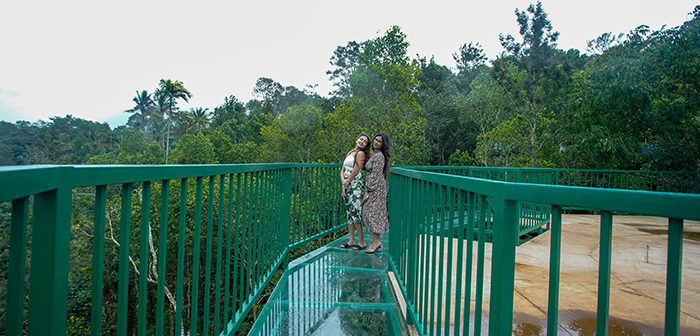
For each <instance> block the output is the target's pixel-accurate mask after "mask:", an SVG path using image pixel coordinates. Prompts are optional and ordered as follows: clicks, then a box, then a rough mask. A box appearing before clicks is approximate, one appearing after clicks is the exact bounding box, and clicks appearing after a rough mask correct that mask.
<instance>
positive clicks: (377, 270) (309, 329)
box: [249, 234, 406, 335]
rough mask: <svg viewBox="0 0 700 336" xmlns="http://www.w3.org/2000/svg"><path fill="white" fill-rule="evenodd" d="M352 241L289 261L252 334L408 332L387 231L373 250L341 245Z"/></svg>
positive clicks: (391, 333)
mask: <svg viewBox="0 0 700 336" xmlns="http://www.w3.org/2000/svg"><path fill="white" fill-rule="evenodd" d="M347 241H348V236H347V235H346V236H343V237H341V238H340V239H338V240H336V241H334V242H333V243H331V244H328V245H326V246H324V247H322V248H319V249H317V250H315V251H313V252H312V253H309V254H307V255H305V256H303V257H301V258H299V259H296V260H294V261H292V262H290V263H289V267H288V268H287V270H285V272H284V274H283V275H282V278H281V279H280V281H279V283H278V284H277V286H276V287H275V290H274V291H273V293H272V295H271V296H270V298H269V300H268V301H267V304H266V305H265V307H264V308H263V310H262V312H261V314H260V316H259V317H258V319H257V320H256V322H255V325H254V326H253V328H252V329H251V331H250V333H249V335H402V334H405V333H406V326H405V323H404V322H403V319H402V317H401V312H400V309H399V304H398V303H397V300H396V298H395V297H394V291H393V290H392V288H391V281H390V280H389V275H388V272H389V255H388V254H387V253H386V252H385V251H387V247H388V245H389V241H388V235H383V236H382V245H383V251H377V252H376V253H372V254H369V253H365V251H364V250H359V251H358V250H353V249H344V248H341V247H340V245H342V244H343V243H345V242H347ZM365 241H366V242H367V243H368V246H369V242H371V241H372V238H371V236H370V235H369V234H366V235H365Z"/></svg>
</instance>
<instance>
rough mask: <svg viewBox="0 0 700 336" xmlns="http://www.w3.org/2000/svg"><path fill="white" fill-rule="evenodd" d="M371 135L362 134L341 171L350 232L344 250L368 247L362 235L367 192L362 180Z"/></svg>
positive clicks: (343, 246) (346, 157)
mask: <svg viewBox="0 0 700 336" xmlns="http://www.w3.org/2000/svg"><path fill="white" fill-rule="evenodd" d="M369 143H370V140H369V135H367V134H365V133H362V134H360V136H359V137H358V138H357V140H355V149H353V150H351V151H349V152H348V154H347V155H346V156H345V160H344V161H343V167H342V168H341V169H340V181H341V182H342V183H343V191H342V196H343V200H344V201H345V211H346V214H347V220H348V231H349V235H350V240H349V241H348V242H347V243H345V244H343V245H340V247H342V248H350V247H352V249H353V250H361V249H363V248H365V247H367V244H366V243H365V238H364V236H363V233H362V195H363V192H364V190H365V183H364V179H363V178H362V172H361V171H362V167H363V166H364V164H365V161H367V157H368V156H369V146H370V145H369ZM355 230H357V240H358V241H359V243H358V244H357V245H356V244H355Z"/></svg>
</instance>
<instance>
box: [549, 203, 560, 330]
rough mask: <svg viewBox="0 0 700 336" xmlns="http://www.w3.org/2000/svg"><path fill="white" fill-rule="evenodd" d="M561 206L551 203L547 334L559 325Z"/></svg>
mask: <svg viewBox="0 0 700 336" xmlns="http://www.w3.org/2000/svg"><path fill="white" fill-rule="evenodd" d="M561 218H562V211H561V206H558V205H552V217H551V228H552V230H551V231H550V248H549V251H550V252H549V295H548V296H549V300H548V302H549V304H548V305H547V335H549V336H555V335H557V332H558V329H559V328H558V326H559V321H558V320H559V275H560V274H559V273H560V270H561V231H562V223H561Z"/></svg>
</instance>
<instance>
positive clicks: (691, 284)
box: [452, 215, 700, 335]
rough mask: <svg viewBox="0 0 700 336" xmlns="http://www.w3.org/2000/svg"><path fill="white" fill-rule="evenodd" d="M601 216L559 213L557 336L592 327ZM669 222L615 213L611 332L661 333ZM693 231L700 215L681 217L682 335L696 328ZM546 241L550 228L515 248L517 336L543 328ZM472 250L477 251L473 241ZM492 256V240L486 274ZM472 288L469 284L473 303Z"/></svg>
mask: <svg viewBox="0 0 700 336" xmlns="http://www.w3.org/2000/svg"><path fill="white" fill-rule="evenodd" d="M599 223H600V217H599V216H596V215H564V217H563V226H562V228H563V230H562V244H561V245H562V256H561V274H560V277H561V283H560V289H559V293H560V296H559V330H558V334H560V335H593V334H595V325H596V306H597V289H598V253H599V245H600V244H599V239H600V224H599ZM667 226H668V219H666V218H655V217H642V216H615V217H614V219H613V246H612V249H613V255H612V272H611V278H610V280H611V292H610V323H609V325H610V329H609V331H610V335H663V328H664V315H665V306H664V302H665V295H666V287H665V286H666V285H665V284H666V258H667V241H668V238H667V236H666V234H665V232H666V231H665V230H666V229H667ZM699 233H700V222H694V221H686V222H685V227H684V236H685V237H688V238H686V239H684V240H683V270H682V275H683V280H682V295H681V301H682V302H681V334H684V335H700V242H698V241H697V238H696V237H698V234H699ZM549 246H550V233H549V232H547V233H545V234H543V235H541V236H539V237H537V238H535V239H533V240H531V241H529V242H528V243H526V244H523V245H521V246H519V247H518V248H517V252H516V253H517V254H516V269H515V277H516V280H515V296H514V318H513V330H514V334H515V335H546V312H547V301H548V300H547V295H548V283H549V280H548V279H549ZM474 250H475V251H476V245H474ZM490 255H491V245H490V244H486V256H487V258H486V265H485V272H484V274H486V276H488V275H490V274H491V269H490V263H491V258H490ZM474 264H476V259H474ZM473 288H474V286H472V297H471V301H472V307H473V305H474V289H473ZM484 290H485V293H484V300H485V301H484V308H483V310H484V312H487V311H488V292H489V285H488V280H487V281H486V282H485V285H484ZM453 298H454V293H453ZM462 300H464V299H463V298H462ZM452 302H454V299H453V300H452ZM462 302H463V301H462ZM472 312H473V308H472ZM472 316H473V313H472ZM471 320H472V321H473V317H472V318H471ZM483 320H484V321H488V317H487V316H484V318H483ZM482 330H484V331H486V330H487V326H486V325H484V326H482ZM482 334H484V333H482Z"/></svg>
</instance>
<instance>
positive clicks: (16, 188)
mask: <svg viewBox="0 0 700 336" xmlns="http://www.w3.org/2000/svg"><path fill="white" fill-rule="evenodd" d="M339 169H340V166H339V165H302V164H249V165H204V166H202V165H196V166H194V165H190V166H177V165H170V166H118V165H114V166H34V167H32V166H29V167H28V166H21V167H2V168H0V186H1V187H0V202H11V210H9V212H11V213H10V214H9V215H10V216H9V218H10V223H3V227H8V228H9V231H10V232H9V234H8V232H2V234H3V235H7V236H8V240H9V257H7V258H8V262H9V266H8V270H7V279H8V282H7V285H6V286H5V288H0V290H4V292H5V294H6V299H5V309H4V312H5V314H4V321H3V322H4V323H3V329H4V332H5V333H6V334H8V335H21V334H23V333H25V332H26V333H28V334H30V335H66V333H67V332H68V334H72V333H74V332H76V330H78V331H80V332H81V333H83V334H88V332H89V334H91V335H101V334H103V333H108V334H112V333H113V334H117V335H127V334H138V335H145V334H146V331H147V330H155V332H156V334H158V335H164V334H165V335H168V334H172V335H180V334H189V335H198V334H205V335H209V334H212V333H213V334H216V335H219V334H221V335H230V334H233V333H234V332H235V331H236V330H237V329H238V328H239V327H240V326H241V323H242V322H243V320H244V319H245V318H246V315H247V313H248V312H249V311H250V309H251V308H252V307H253V306H254V305H255V303H256V301H257V298H258V297H259V296H260V294H261V293H262V291H263V290H264V289H265V286H266V284H267V283H268V282H269V281H270V279H271V277H272V276H273V274H274V273H275V271H276V270H277V269H278V268H279V267H280V266H281V265H283V264H284V263H285V262H286V260H287V256H288V253H289V251H290V250H291V249H293V248H296V247H298V246H301V245H303V244H305V243H308V242H310V241H313V240H315V239H318V238H319V237H322V236H324V235H327V234H329V233H331V232H334V231H336V230H338V229H341V228H342V227H343V224H344V223H343V222H342V218H343V216H341V215H340V213H341V212H342V211H343V209H342V206H343V205H342V202H341V201H340V185H339V183H337V176H339ZM3 218H4V217H3ZM27 265H29V268H27ZM86 271H87V273H86ZM76 283H78V284H80V286H76ZM85 287H87V288H85ZM75 288H85V289H82V290H83V293H84V294H81V295H82V296H81V295H76V294H75V292H74V291H75ZM27 294H28V295H27ZM85 296H87V297H88V299H87V301H85V299H83V301H80V300H79V299H77V298H80V297H85ZM88 301H89V302H88ZM69 306H70V307H73V308H71V309H72V310H69ZM75 306H81V307H84V308H82V310H80V309H77V311H73V310H76V309H75ZM85 307H91V308H85ZM85 309H88V311H85ZM73 314H75V315H73ZM69 315H70V316H69ZM86 330H87V331H86Z"/></svg>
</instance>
